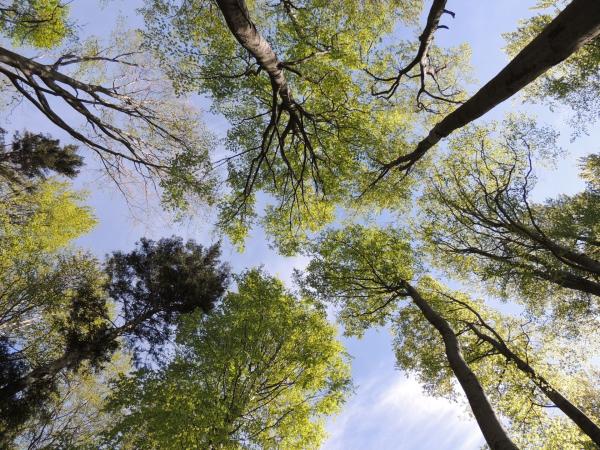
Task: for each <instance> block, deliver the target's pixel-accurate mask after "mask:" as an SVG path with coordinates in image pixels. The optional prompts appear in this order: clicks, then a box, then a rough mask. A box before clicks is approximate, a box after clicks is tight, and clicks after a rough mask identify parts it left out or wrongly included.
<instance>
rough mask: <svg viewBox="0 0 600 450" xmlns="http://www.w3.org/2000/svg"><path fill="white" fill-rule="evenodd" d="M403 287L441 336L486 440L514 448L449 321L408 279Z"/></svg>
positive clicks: (502, 449)
mask: <svg viewBox="0 0 600 450" xmlns="http://www.w3.org/2000/svg"><path fill="white" fill-rule="evenodd" d="M404 287H405V289H406V292H407V293H408V295H409V296H410V297H411V298H412V300H413V302H414V303H415V305H417V307H418V308H419V309H420V310H421V312H422V313H423V316H425V319H427V321H428V322H429V323H430V324H431V325H433V327H434V328H435V329H436V330H437V331H438V332H439V333H440V335H441V336H442V339H443V341H444V346H445V348H446V356H447V358H448V362H449V364H450V368H451V369H452V372H454V375H455V376H456V378H457V379H458V382H459V383H460V385H461V386H462V388H463V391H464V392H465V394H466V396H467V400H468V401H469V405H470V406H471V410H472V411H473V415H474V416H475V420H477V424H478V425H479V428H480V429H481V432H482V433H483V436H484V438H485V440H486V442H487V444H488V445H489V446H490V448H491V449H492V450H516V449H517V448H518V447H517V446H516V445H515V444H514V443H513V442H512V441H511V439H510V437H509V436H508V435H507V434H506V431H505V430H504V429H503V428H502V425H501V424H500V421H499V420H498V417H497V416H496V414H495V413H494V410H493V409H492V406H491V405H490V402H489V401H488V399H487V396H486V395H485V392H483V388H482V387H481V384H480V383H479V380H478V379H477V376H476V375H475V374H474V373H473V371H472V370H471V369H470V368H469V366H468V364H467V363H466V362H465V360H464V359H463V357H462V354H461V352H460V347H459V345H458V339H457V338H456V334H455V333H454V331H453V330H452V327H450V324H449V323H448V322H447V321H446V320H445V319H444V318H443V317H442V316H440V315H439V314H438V313H437V312H436V311H435V310H434V309H433V308H432V307H431V305H430V304H429V303H428V302H427V301H426V300H425V299H424V298H423V297H421V294H419V292H418V291H417V290H416V289H415V288H413V287H412V286H411V285H410V284H408V283H405V284H404Z"/></svg>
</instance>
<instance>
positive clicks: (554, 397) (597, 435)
mask: <svg viewBox="0 0 600 450" xmlns="http://www.w3.org/2000/svg"><path fill="white" fill-rule="evenodd" d="M470 329H471V330H473V332H474V333H475V334H476V335H477V337H479V338H480V339H481V340H483V341H485V342H487V343H488V344H490V345H491V346H492V347H494V349H496V350H497V351H498V352H499V353H500V354H501V355H503V356H504V357H506V359H508V360H510V361H512V362H513V363H514V364H515V365H516V366H517V368H518V369H519V370H521V371H522V372H524V373H525V374H527V376H529V378H530V379H531V381H533V383H534V384H535V385H536V386H537V387H538V388H539V389H540V390H541V391H542V392H543V393H544V394H545V395H546V397H548V398H549V399H550V400H551V401H552V402H553V403H554V404H555V405H556V407H557V408H559V409H560V410H561V411H562V412H563V413H564V414H565V415H566V416H567V417H568V418H569V419H571V420H572V421H573V422H574V423H575V424H576V425H577V426H578V427H579V428H580V429H581V431H583V432H584V433H585V434H586V435H587V436H588V437H589V438H590V439H591V440H592V441H593V442H594V443H595V444H596V445H598V447H600V427H598V425H596V424H595V423H594V422H592V420H591V419H590V418H589V417H588V416H586V415H585V414H584V413H583V412H582V411H581V410H580V409H579V408H578V407H577V406H575V405H574V404H572V403H571V402H570V401H569V400H567V399H566V398H565V397H564V396H563V395H562V394H561V393H560V392H558V391H557V390H556V389H554V388H553V387H552V386H551V385H550V383H548V381H546V379H545V378H544V377H542V376H540V375H538V374H537V373H536V372H535V370H534V369H533V367H531V366H530V365H529V364H528V363H527V362H526V361H524V360H523V359H522V358H520V357H519V356H518V355H517V354H515V353H513V352H512V351H511V350H510V349H509V348H508V347H507V346H506V344H504V342H499V341H497V340H496V339H494V338H492V337H491V336H488V335H487V334H485V333H482V332H481V331H480V330H478V329H477V328H476V327H475V326H470Z"/></svg>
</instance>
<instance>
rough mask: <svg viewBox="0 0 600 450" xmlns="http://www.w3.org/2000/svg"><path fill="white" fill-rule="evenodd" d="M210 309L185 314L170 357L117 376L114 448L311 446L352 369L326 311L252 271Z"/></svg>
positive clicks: (337, 404)
mask: <svg viewBox="0 0 600 450" xmlns="http://www.w3.org/2000/svg"><path fill="white" fill-rule="evenodd" d="M237 281H238V286H237V292H231V293H229V294H228V295H227V296H226V298H225V299H224V300H223V302H222V304H221V305H219V306H218V307H217V308H216V310H215V311H213V312H212V313H211V314H209V315H207V316H204V317H199V316H198V315H193V316H190V317H188V318H186V319H185V325H184V326H183V327H182V328H181V329H180V333H179V335H178V337H177V346H176V356H175V359H174V361H173V362H172V363H170V364H168V365H167V366H166V367H161V368H160V369H159V370H157V371H142V372H138V373H137V375H136V376H135V377H132V378H125V379H123V380H122V381H121V382H120V383H119V385H118V390H117V391H116V393H115V396H114V398H113V400H112V402H111V411H117V412H118V411H121V409H122V408H124V409H123V410H124V411H125V415H123V416H122V418H121V419H120V420H119V421H118V423H116V424H115V426H114V427H113V428H112V430H111V431H110V433H108V436H109V442H110V446H111V448H139V447H144V448H148V449H155V448H156V449H171V448H172V449H180V448H232V449H237V448H249V449H254V448H261V449H275V448H277V449H305V448H318V447H319V444H320V443H321V442H322V440H323V438H324V436H325V434H324V419H325V417H326V416H328V415H330V414H332V413H335V412H337V411H338V410H339V408H340V406H341V404H342V403H343V401H344V398H345V396H346V394H347V391H348V388H349V369H348V366H347V362H346V358H345V356H344V352H343V348H342V346H341V344H340V343H339V342H338V341H337V340H336V330H335V327H333V326H332V325H330V324H329V323H328V322H327V320H326V317H325V314H324V312H323V311H321V310H319V309H317V308H315V306H314V305H313V304H311V303H310V302H308V301H306V300H303V299H298V298H296V297H294V296H293V295H291V294H290V293H288V292H287V291H286V290H285V288H284V287H283V284H282V283H281V282H280V281H278V280H277V279H274V278H271V277H269V276H267V275H264V274H263V273H261V272H260V271H257V270H252V271H249V272H246V273H245V274H243V275H241V276H239V277H238V278H237Z"/></svg>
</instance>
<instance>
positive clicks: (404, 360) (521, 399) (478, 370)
mask: <svg viewBox="0 0 600 450" xmlns="http://www.w3.org/2000/svg"><path fill="white" fill-rule="evenodd" d="M309 253H310V254H311V256H312V260H311V262H310V263H309V264H308V266H307V272H308V273H307V274H306V275H305V276H304V277H299V279H300V281H301V283H302V284H303V287H304V289H305V291H307V292H310V293H311V294H312V295H314V296H317V297H318V298H320V299H321V300H323V301H325V302H330V303H333V304H334V305H335V306H337V309H338V312H339V318H340V319H341V320H342V322H343V323H344V325H345V326H346V332H347V333H349V334H353V335H359V336H360V335H361V334H362V332H363V331H364V330H365V329H366V328H368V327H370V326H378V325H387V326H390V328H391V330H392V332H393V335H394V351H395V353H396V361H397V365H398V367H399V368H400V369H402V370H405V371H408V372H411V373H412V374H414V375H415V376H416V378H417V379H418V380H419V381H420V382H421V383H422V384H423V386H424V388H425V389H426V391H427V392H428V393H429V394H430V395H436V396H443V397H447V398H451V399H456V398H457V396H456V394H457V391H456V389H457V385H456V382H455V379H454V376H453V373H452V371H451V370H450V367H449V365H448V360H447V356H446V351H445V346H444V343H443V341H442V338H441V336H440V335H439V333H438V332H436V330H435V329H434V328H433V326H432V324H431V323H430V322H429V321H428V320H427V319H426V318H425V316H424V315H423V313H422V312H421V310H420V309H419V308H418V307H417V305H416V304H414V303H412V302H411V301H410V298H409V294H408V293H407V290H406V285H407V283H409V284H411V285H413V286H414V287H415V289H416V290H417V291H418V293H419V294H420V295H421V296H422V297H423V298H424V299H425V301H426V302H427V303H428V304H429V305H430V307H431V308H433V310H435V311H436V312H437V313H438V314H440V315H441V316H442V317H443V318H444V320H446V321H447V322H448V324H449V326H450V327H451V329H453V330H454V331H455V333H456V336H457V339H458V341H459V344H460V348H461V352H462V354H463V357H464V359H465V360H466V361H467V363H468V364H469V366H470V367H471V369H472V370H473V371H474V372H475V374H476V376H477V378H478V379H479V382H480V383H481V385H482V386H483V388H484V390H485V392H486V394H487V396H488V398H489V399H490V401H491V403H492V405H493V407H494V408H495V409H496V410H497V411H498V413H499V414H500V415H501V416H503V417H504V418H505V420H506V423H507V425H508V426H509V427H510V429H511V432H512V433H513V434H514V435H515V436H516V440H518V441H519V444H520V445H521V446H522V447H523V448H531V449H534V448H561V446H562V447H564V448H576V446H578V445H583V446H584V447H585V446H589V444H590V443H589V440H587V438H586V437H585V435H583V434H582V433H581V432H580V431H579V429H578V428H577V427H576V426H575V425H574V424H572V423H570V422H569V421H567V420H566V419H565V418H564V417H562V416H557V415H556V414H553V413H550V412H548V410H547V408H545V407H544V406H543V405H546V404H548V399H547V398H546V397H545V395H544V393H543V392H542V391H541V390H540V389H539V386H538V384H536V383H535V382H534V378H533V377H532V376H531V375H530V373H529V372H526V371H523V370H521V369H519V367H517V365H516V364H515V363H514V361H510V360H507V359H506V357H505V356H503V355H501V354H499V353H498V351H497V349H496V348H495V347H493V346H492V345H491V344H490V343H489V342H487V341H484V340H483V339H481V334H482V333H483V334H484V335H487V336H491V337H492V338H493V339H496V340H498V341H500V342H502V343H503V344H504V345H505V346H507V347H508V348H509V349H511V351H513V352H514V353H515V354H516V355H518V356H519V357H520V358H522V359H523V360H525V361H527V362H528V363H529V364H530V365H531V366H533V367H534V368H535V370H536V373H537V374H538V375H539V376H543V377H544V378H545V380H546V382H550V383H551V385H552V386H555V387H557V388H559V389H560V391H561V392H562V393H563V394H565V395H566V396H567V397H568V398H570V399H571V400H572V401H573V402H574V403H575V404H577V405H579V406H580V407H581V408H582V409H583V410H584V411H585V412H586V414H588V415H589V416H590V417H591V418H592V420H597V419H598V418H597V413H598V405H597V401H596V400H593V398H596V397H595V396H597V394H592V397H586V396H588V395H589V394H590V392H591V391H590V389H591V390H592V391H593V390H595V389H596V388H595V387H594V384H595V380H596V377H597V375H595V374H594V370H593V356H591V355H594V354H595V352H594V351H591V349H597V348H598V344H599V342H598V338H597V337H596V336H595V334H594V332H593V329H594V328H595V326H596V325H594V323H595V322H594V321H593V320H592V321H590V322H589V323H588V324H585V323H582V322H578V326H577V333H575V334H573V329H572V327H571V326H570V324H569V323H567V321H563V322H552V323H551V324H549V325H547V326H546V325H540V324H532V320H531V319H529V320H523V319H518V318H515V317H511V316H508V315H503V314H500V313H499V312H497V311H495V310H493V309H491V308H489V307H488V306H486V304H485V303H484V302H483V301H482V300H474V299H471V298H470V297H469V296H468V295H466V294H464V293H462V292H460V291H452V290H450V289H448V288H446V287H445V286H443V285H442V284H441V283H439V282H437V281H436V280H435V279H433V278H431V277H430V276H427V275H423V274H422V269H420V268H419V261H418V258H417V257H416V256H415V253H414V252H413V251H411V249H410V246H409V244H408V243H407V241H406V239H405V236H403V235H402V233H400V232H398V231H397V230H393V229H389V228H388V229H378V228H367V227H362V226H356V225H354V226H350V227H348V228H347V229H344V230H336V231H329V232H327V233H324V234H323V235H322V236H321V238H320V239H319V240H318V242H317V243H315V244H314V245H313V246H312V247H310V248H309ZM415 278H416V279H417V281H414V282H413V279H415ZM407 297H408V299H407ZM478 333H479V334H478ZM540 405H542V406H540ZM558 429H562V430H564V434H562V435H560V436H557V433H556V430H558ZM534 430H535V431H534Z"/></svg>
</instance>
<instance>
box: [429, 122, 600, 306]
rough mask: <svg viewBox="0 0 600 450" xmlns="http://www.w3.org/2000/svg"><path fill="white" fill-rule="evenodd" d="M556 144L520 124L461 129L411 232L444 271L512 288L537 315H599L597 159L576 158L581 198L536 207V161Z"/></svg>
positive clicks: (497, 288)
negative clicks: (547, 312) (424, 243)
mask: <svg viewBox="0 0 600 450" xmlns="http://www.w3.org/2000/svg"><path fill="white" fill-rule="evenodd" d="M554 139H555V135H554V134H553V133H552V132H548V130H542V129H537V130H536V127H535V126H534V124H533V123H532V122H529V123H528V124H527V123H526V122H524V121H523V120H520V121H518V122H516V123H515V122H513V123H512V124H510V123H509V124H506V125H505V126H503V127H500V131H499V132H498V131H494V130H492V129H491V128H471V129H467V130H465V131H464V132H462V133H461V135H460V136H457V138H456V139H455V140H454V141H453V143H452V144H451V148H452V151H451V155H450V156H449V157H448V158H447V159H446V160H445V164H446V168H445V169H444V170H439V171H436V173H435V174H434V175H433V176H432V179H431V182H430V183H429V185H428V188H427V190H426V193H425V194H424V196H423V198H422V199H421V212H422V216H421V217H420V218H419V219H418V223H419V224H418V225H417V227H418V228H419V229H420V230H421V232H422V233H423V235H424V237H425V240H426V241H427V242H428V244H427V247H428V251H429V252H430V253H431V254H432V255H433V254H435V261H436V265H437V267H439V268H441V269H443V270H447V271H449V272H452V273H454V274H461V273H462V274H466V275H467V277H471V279H472V280H473V276H474V277H475V279H477V280H484V281H485V282H487V284H488V286H489V287H490V288H491V290H492V292H493V293H496V294H501V295H503V296H504V297H510V296H511V294H513V293H514V292H515V291H516V292H517V294H518V298H520V299H521V300H522V301H523V302H525V304H526V305H528V306H529V307H530V308H531V310H532V311H534V312H535V313H536V314H538V315H539V314H542V313H543V312H544V311H545V310H547V308H549V307H550V308H551V309H552V310H553V311H554V312H555V313H556V314H558V315H563V316H564V315H575V316H580V317H581V316H582V315H588V314H597V311H598V300H597V297H598V296H599V295H600V284H599V281H600V279H599V278H598V276H599V274H600V272H599V269H600V262H599V261H600V258H599V242H598V223H599V220H598V218H599V214H600V210H599V206H600V203H599V197H598V190H597V187H596V185H597V175H598V172H597V160H598V157H597V155H590V156H587V157H586V158H584V160H583V161H582V169H583V170H582V172H583V173H582V176H583V177H584V178H586V179H587V180H588V181H587V186H586V189H585V190H584V191H583V192H580V193H578V194H575V195H572V196H567V195H562V196H560V197H558V198H556V199H550V200H547V201H545V202H534V201H532V200H531V191H532V189H533V188H534V186H535V173H534V171H533V166H532V164H533V161H534V160H535V159H537V160H540V158H544V157H546V156H547V155H548V154H549V153H551V152H553V151H555V150H554V145H555V144H554ZM541 293H544V294H543V295H540V294H541Z"/></svg>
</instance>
